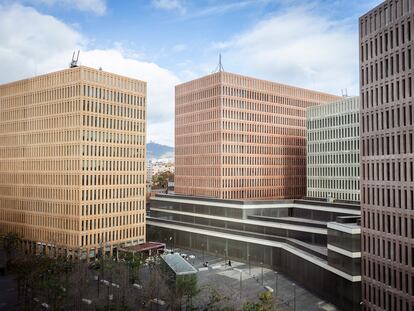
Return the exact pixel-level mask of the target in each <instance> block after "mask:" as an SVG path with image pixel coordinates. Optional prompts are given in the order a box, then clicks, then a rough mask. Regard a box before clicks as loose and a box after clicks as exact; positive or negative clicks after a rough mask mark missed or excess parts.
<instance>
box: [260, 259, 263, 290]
mask: <svg viewBox="0 0 414 311" xmlns="http://www.w3.org/2000/svg"><path fill="white" fill-rule="evenodd" d="M260 265H261V266H262V285H263V261H261V262H260Z"/></svg>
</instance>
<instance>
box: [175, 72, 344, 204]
mask: <svg viewBox="0 0 414 311" xmlns="http://www.w3.org/2000/svg"><path fill="white" fill-rule="evenodd" d="M338 99H339V97H337V96H333V95H329V94H324V93H320V92H314V91H309V90H305V89H300V88H295V87H291V86H286V85H282V84H278V83H274V82H269V81H264V80H258V79H254V78H249V77H245V76H241V75H237V74H231V73H227V72H217V73H214V74H211V75H208V76H205V77H202V78H200V79H196V80H193V81H190V82H187V83H184V84H181V85H178V86H176V89H175V162H176V163H175V165H176V175H175V192H176V193H177V194H184V195H196V196H207V197H212V198H221V199H275V198H278V199H279V198H299V197H303V196H304V195H305V194H306V108H308V107H311V106H315V105H319V104H321V103H326V102H331V101H334V100H338Z"/></svg>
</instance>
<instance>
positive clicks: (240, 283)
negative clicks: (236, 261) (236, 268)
mask: <svg viewBox="0 0 414 311" xmlns="http://www.w3.org/2000/svg"><path fill="white" fill-rule="evenodd" d="M242 273H243V271H242V270H241V269H240V302H241V298H242V277H243V276H242Z"/></svg>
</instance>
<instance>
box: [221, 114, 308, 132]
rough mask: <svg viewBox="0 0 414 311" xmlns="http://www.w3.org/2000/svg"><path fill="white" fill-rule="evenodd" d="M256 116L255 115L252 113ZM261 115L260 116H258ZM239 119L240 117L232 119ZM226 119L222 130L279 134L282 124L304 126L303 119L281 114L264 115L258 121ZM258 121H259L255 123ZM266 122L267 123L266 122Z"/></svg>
mask: <svg viewBox="0 0 414 311" xmlns="http://www.w3.org/2000/svg"><path fill="white" fill-rule="evenodd" d="M254 116H257V115H254ZM259 117H261V116H259ZM269 119H274V122H269ZM234 120H241V119H234ZM234 120H230V121H228V120H226V121H224V122H223V123H222V125H223V126H222V130H229V131H242V132H250V133H257V134H259V133H265V134H280V132H281V128H283V127H284V126H293V127H301V128H303V127H304V120H299V119H297V118H285V117H281V116H266V117H264V118H263V119H262V120H260V121H256V120H248V121H253V122H255V123H248V121H240V122H237V121H234ZM256 122H260V123H256ZM266 123H267V124H266Z"/></svg>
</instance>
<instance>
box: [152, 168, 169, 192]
mask: <svg viewBox="0 0 414 311" xmlns="http://www.w3.org/2000/svg"><path fill="white" fill-rule="evenodd" d="M169 181H174V173H171V172H170V171H165V172H161V173H158V174H155V175H154V176H152V183H153V185H154V186H155V187H158V188H167V187H168V182H169Z"/></svg>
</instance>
